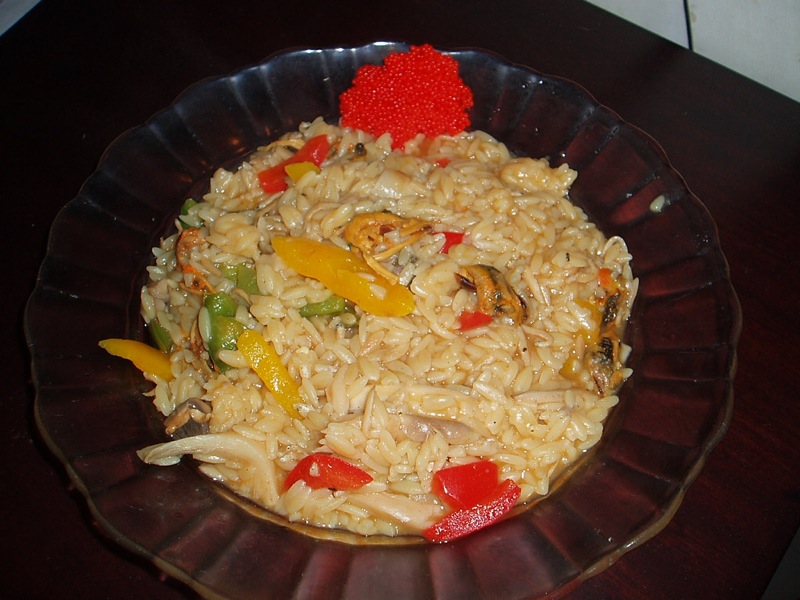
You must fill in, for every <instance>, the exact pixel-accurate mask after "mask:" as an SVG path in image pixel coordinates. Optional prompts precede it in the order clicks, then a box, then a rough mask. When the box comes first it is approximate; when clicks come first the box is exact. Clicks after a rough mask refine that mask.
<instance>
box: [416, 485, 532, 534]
mask: <svg viewBox="0 0 800 600" xmlns="http://www.w3.org/2000/svg"><path fill="white" fill-rule="evenodd" d="M521 492H522V490H521V489H520V487H519V486H518V485H517V484H516V483H515V482H514V480H513V479H506V480H505V481H503V482H502V483H501V484H500V485H498V486H497V487H496V488H495V489H494V491H493V492H492V493H491V494H489V496H488V497H486V499H484V500H482V501H480V502H479V503H478V504H476V505H474V506H472V507H470V508H464V509H459V510H455V511H453V512H451V513H449V514H447V515H446V516H444V517H443V518H442V519H440V520H439V521H437V522H436V523H434V524H433V525H431V526H430V527H428V528H427V529H426V530H425V531H423V532H422V535H424V536H425V537H426V538H427V539H429V540H430V541H432V542H446V541H449V540H454V539H456V538H460V537H463V536H465V535H467V534H470V533H473V532H475V531H478V530H479V529H483V528H484V527H487V526H488V525H492V524H494V523H496V522H497V521H499V520H500V519H501V518H502V517H503V516H504V515H505V514H507V513H508V512H509V511H510V510H511V509H512V508H514V505H515V504H516V503H517V500H518V499H519V496H520V493H521Z"/></svg>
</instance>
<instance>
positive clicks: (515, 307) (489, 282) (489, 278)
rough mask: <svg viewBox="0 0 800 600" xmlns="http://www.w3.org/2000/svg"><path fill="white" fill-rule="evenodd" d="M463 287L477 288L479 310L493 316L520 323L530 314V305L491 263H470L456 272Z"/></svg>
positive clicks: (515, 323)
mask: <svg viewBox="0 0 800 600" xmlns="http://www.w3.org/2000/svg"><path fill="white" fill-rule="evenodd" d="M456 278H457V279H458V282H459V283H460V284H461V285H462V287H464V288H466V289H470V290H475V292H476V294H477V296H478V310H479V311H480V312H482V313H485V314H487V315H491V316H492V317H503V318H505V319H507V320H508V321H510V322H511V323H513V324H514V325H519V324H521V323H522V322H524V321H525V318H526V317H527V316H528V307H527V305H526V304H525V301H524V300H523V299H522V297H521V296H520V295H519V294H517V292H515V291H514V289H513V288H512V287H511V285H510V284H509V283H508V281H506V278H505V277H504V276H503V274H502V273H501V272H500V271H499V270H498V269H496V268H494V267H492V266H489V265H470V266H468V267H464V268H462V269H461V270H460V271H459V272H458V273H456Z"/></svg>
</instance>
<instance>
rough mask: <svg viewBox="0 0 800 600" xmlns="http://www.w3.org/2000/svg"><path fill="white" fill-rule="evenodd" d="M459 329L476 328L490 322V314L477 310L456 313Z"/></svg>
mask: <svg viewBox="0 0 800 600" xmlns="http://www.w3.org/2000/svg"><path fill="white" fill-rule="evenodd" d="M458 322H459V329H460V330H461V331H469V330H470V329H477V328H478V327H483V326H484V325H488V324H489V323H491V322H492V315H487V314H486V313H483V312H478V311H464V312H463V313H461V314H460V315H458Z"/></svg>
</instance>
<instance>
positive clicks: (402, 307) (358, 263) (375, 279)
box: [272, 237, 414, 317]
mask: <svg viewBox="0 0 800 600" xmlns="http://www.w3.org/2000/svg"><path fill="white" fill-rule="evenodd" d="M272 247H273V248H274V249H275V252H276V253H277V254H278V256H280V257H281V259H282V260H283V262H285V263H286V265H287V266H288V267H290V268H291V269H294V270H295V271H297V272H298V273H300V274H301V275H304V276H305V277H311V278H312V279H316V280H317V281H319V282H320V283H322V284H323V285H324V286H325V287H327V288H328V289H329V290H330V291H332V292H333V293H334V294H336V295H338V296H341V297H343V298H346V299H347V300H350V301H351V302H353V303H355V304H357V305H358V306H360V307H361V308H362V309H363V310H365V311H366V312H368V313H371V314H373V315H377V316H380V317H404V316H406V315H408V314H410V313H411V312H412V311H413V310H414V295H413V294H412V293H411V292H410V291H409V289H408V288H407V287H405V286H404V285H401V284H399V283H391V282H389V281H387V280H386V279H384V278H383V277H381V276H380V275H378V274H377V273H375V271H373V270H372V268H371V267H370V266H369V265H368V264H367V263H366V262H364V260H363V259H362V258H361V257H360V256H358V255H356V254H354V253H353V252H350V251H349V250H345V249H344V248H339V247H338V246H334V245H333V244H327V243H324V242H317V241H314V240H310V239H307V238H299V237H275V238H273V239H272Z"/></svg>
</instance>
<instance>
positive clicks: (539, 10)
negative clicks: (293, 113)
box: [0, 0, 800, 600]
mask: <svg viewBox="0 0 800 600" xmlns="http://www.w3.org/2000/svg"><path fill="white" fill-rule="evenodd" d="M376 39H397V40H403V41H410V42H412V43H422V42H429V43H432V44H434V45H439V46H442V47H463V46H475V47H482V48H486V49H490V50H493V51H496V52H498V53H500V54H502V55H503V56H505V57H506V58H507V59H509V60H511V61H514V62H518V63H522V64H525V65H528V66H531V67H533V68H534V69H536V70H539V71H541V72H544V73H549V74H553V75H559V76H562V77H566V78H569V79H573V80H575V81H577V82H579V83H580V84H582V85H583V86H584V87H586V88H587V89H588V90H589V91H590V92H591V93H593V94H594V95H595V96H596V98H597V99H598V100H599V101H600V102H601V103H603V104H606V105H607V106H609V107H611V108H612V109H613V110H615V111H616V112H618V113H619V114H620V115H621V116H622V117H623V118H624V119H625V120H627V121H629V122H630V123H632V124H634V125H637V126H639V127H640V128H642V129H643V130H645V131H646V132H648V133H650V134H651V135H652V136H653V137H655V138H656V139H657V140H658V141H659V142H660V143H661V144H662V146H663V147H664V149H665V150H666V153H667V155H668V156H669V157H670V159H671V161H672V162H673V164H674V165H675V167H676V168H677V170H678V171H679V172H680V173H681V174H682V175H683V176H684V177H685V179H686V181H687V182H688V185H689V187H690V189H692V191H693V192H694V193H695V194H697V195H698V196H699V197H700V198H701V199H702V200H703V201H704V202H705V204H706V205H707V206H708V208H709V209H710V211H711V213H712V215H713V217H714V219H715V220H716V223H717V225H718V227H719V231H720V237H721V240H722V246H723V250H724V251H725V253H726V255H727V258H728V260H729V262H730V268H731V273H732V280H733V283H734V286H735V287H736V290H737V292H738V294H739V297H740V300H741V304H742V309H743V314H744V328H743V331H742V336H741V342H740V350H739V367H738V373H737V376H736V381H735V394H736V405H735V410H734V415H733V420H732V422H731V425H730V429H729V431H728V433H727V435H726V436H725V438H724V439H723V440H722V442H721V443H720V444H719V445H718V446H717V448H716V449H715V450H714V451H713V452H712V454H711V456H710V458H709V460H708V462H707V464H706V466H705V468H704V470H703V472H702V474H701V475H700V477H699V478H698V479H697V481H696V483H694V485H693V486H692V487H691V488H690V489H689V491H688V493H687V495H686V497H685V500H684V502H683V504H682V506H681V508H680V510H679V511H678V513H677V515H676V516H675V517H674V519H673V520H672V522H671V523H670V524H669V525H668V526H667V527H666V529H664V530H663V531H662V532H661V533H660V534H658V535H657V536H656V537H655V538H654V539H652V540H651V541H649V542H647V543H646V544H644V545H643V546H641V547H639V548H636V549H635V550H633V551H631V552H630V553H628V554H626V555H625V556H624V557H623V558H621V559H620V560H619V561H618V562H617V563H616V564H615V565H613V566H612V567H611V568H610V569H608V570H606V571H604V572H603V573H601V574H600V575H599V576H597V577H595V578H593V579H591V580H589V581H588V582H586V583H585V584H584V585H582V586H581V587H580V588H579V589H578V591H577V592H576V593H575V594H574V596H575V597H577V598H591V599H595V598H665V599H667V598H668V599H676V598H704V599H713V598H721V599H722V598H724V599H726V600H730V599H733V598H758V597H759V596H760V595H761V593H762V592H763V590H764V589H765V587H766V586H767V584H768V582H769V581H770V578H771V577H772V575H773V572H774V570H775V568H776V566H777V565H778V563H779V561H780V559H781V557H782V555H783V554H784V551H785V550H786V547H787V545H788V543H789V541H790V540H791V538H792V536H793V535H794V533H795V531H796V530H797V527H798V521H799V520H800V476H799V475H800V398H799V397H798V396H799V395H800V394H798V390H800V385H798V379H797V378H798V367H800V361H798V358H797V356H798V355H797V354H795V350H792V348H793V347H794V345H795V343H796V342H798V340H799V339H800V318H798V316H797V314H796V313H795V312H794V311H795V310H797V305H798V298H799V297H800V295H798V293H797V291H796V290H797V288H796V287H795V285H796V283H795V277H796V276H797V274H798V264H799V263H800V253H799V252H798V248H800V234H798V231H799V230H798V223H797V217H798V214H800V209H798V203H800V104H798V103H796V102H793V101H791V100H788V99H787V98H785V97H782V96H780V95H779V94H777V93H774V92H772V91H769V90H767V89H765V88H763V87H761V86H759V85H757V84H755V83H753V82H751V81H749V80H747V79H745V78H744V77H741V76H739V75H736V74H734V73H732V72H730V71H728V70H726V69H724V68H722V67H720V66H718V65H716V64H713V63H711V62H710V61H708V60H705V59H703V58H700V57H698V56H696V55H694V54H692V53H690V52H688V51H686V50H684V49H682V48H680V47H677V46H675V45H673V44H671V43H669V42H666V41H664V40H662V39H660V38H658V37H656V36H654V35H651V34H649V33H647V32H645V31H643V30H640V29H638V28H636V27H634V26H632V25H630V24H628V23H626V22H624V21H622V20H620V19H618V18H615V17H613V16H610V15H609V14H607V13H605V12H603V11H600V10H598V9H596V8H594V7H593V6H591V5H589V4H586V3H584V2H581V1H579V0H546V1H542V0H519V1H516V2H508V1H502V0H501V1H497V2H494V1H492V2H489V1H484V2H477V1H474V2H464V1H457V0H448V1H436V2H432V1H430V0H405V1H404V2H392V3H385V4H384V3H382V2H363V1H362V2H352V1H340V2H327V3H295V2H291V3H289V2H284V3H278V2H265V1H263V0H247V1H232V2H221V1H219V0H216V1H211V0H202V1H201V0H173V1H170V2H161V1H157V0H143V1H140V2H116V1H112V0H91V1H89V0H84V1H82V2H68V1H65V0H43V1H42V2H41V3H40V4H39V5H38V6H36V7H35V8H34V9H33V10H32V12H30V13H29V14H28V15H27V16H26V17H24V18H23V19H22V20H21V21H20V22H19V23H18V24H17V25H15V26H14V27H13V28H12V29H11V30H9V31H8V32H7V33H5V34H4V35H3V36H2V37H0V165H1V166H0V172H1V173H2V177H0V200H2V206H3V207H4V209H5V210H6V216H5V217H4V218H3V219H2V220H0V222H1V223H2V225H0V227H2V233H3V235H2V240H3V247H4V254H5V255H6V257H7V259H6V261H5V263H4V264H5V267H4V271H5V272H6V275H7V278H6V281H7V283H5V284H4V285H3V291H2V293H0V302H2V309H0V315H2V324H3V327H2V331H4V332H6V334H7V335H8V336H9V337H8V338H7V340H6V343H5V344H4V346H3V347H4V350H3V380H4V381H5V386H4V388H5V393H4V394H2V406H3V411H2V420H1V422H2V432H3V433H2V435H0V452H2V470H3V493H2V495H0V514H2V515H3V520H2V525H0V565H2V567H0V569H2V571H3V576H2V579H0V589H2V590H3V596H4V597H6V598H45V597H48V598H49V597H59V598H60V597H76V598H77V597H80V598H82V599H84V600H90V599H92V598H114V599H117V600H119V599H124V598H151V599H153V600H155V599H167V598H170V599H174V598H186V597H192V594H191V592H190V591H189V590H187V589H185V588H183V587H182V586H181V585H180V584H177V583H174V582H165V581H163V579H162V578H160V576H159V572H158V570H157V569H156V568H155V567H153V566H151V565H149V564H147V563H145V562H143V561H142V560H140V559H138V558H137V557H134V556H131V555H128V554H126V552H124V551H122V550H120V549H119V548H117V547H116V546H114V545H113V544H111V543H109V542H107V541H106V540H105V538H104V536H103V535H102V534H101V533H99V532H98V531H97V530H96V528H94V527H93V526H92V524H91V521H90V518H89V516H88V511H87V510H86V508H85V503H84V502H83V500H82V498H81V497H79V495H78V494H77V493H75V492H74V491H70V489H69V484H68V478H67V476H66V474H65V472H64V470H63V469H62V467H61V465H60V464H59V463H58V462H57V461H56V460H55V459H54V458H53V457H52V456H51V455H50V453H49V452H48V451H47V450H46V448H45V447H44V446H43V444H42V442H41V441H40V439H39V437H38V436H37V433H36V431H35V427H34V425H33V420H32V403H33V388H32V385H31V382H30V369H29V365H28V362H29V356H28V352H27V349H26V345H25V341H24V336H23V331H22V316H23V310H24V305H25V301H26V299H27V297H28V295H29V293H30V292H31V290H32V288H33V285H34V282H35V279H36V271H37V267H38V265H39V263H40V262H41V260H42V258H43V255H44V248H45V242H46V238H47V234H48V228H49V226H50V224H51V222H52V221H53V218H54V217H55V215H56V213H57V211H58V210H59V209H60V208H61V207H62V206H64V204H66V203H67V202H68V201H69V200H70V198H72V197H73V196H74V195H75V194H76V192H77V191H78V189H79V187H80V185H81V183H82V182H83V180H84V179H85V178H86V177H87V176H88V175H89V174H90V173H91V172H92V171H93V170H94V167H95V165H96V164H97V162H98V160H99V158H100V156H101V155H102V153H103V150H104V148H105V147H106V146H107V145H108V144H109V143H110V142H111V141H112V140H113V139H114V138H115V137H116V136H117V135H119V134H120V133H122V132H123V131H124V130H126V129H127V128H129V127H133V126H135V125H138V124H140V123H141V122H143V121H144V120H145V119H146V118H147V117H149V116H150V115H151V114H152V113H154V112H156V111H157V110H159V109H161V108H163V107H164V106H166V105H167V104H169V102H170V101H171V100H172V99H173V98H174V97H175V96H176V95H177V94H178V93H179V92H181V91H182V90H183V89H184V88H185V87H186V86H188V85H189V84H191V83H193V82H195V81H197V80H200V79H203V78H205V77H209V76H214V75H220V74H225V73H227V72H229V71H232V70H234V69H236V68H238V67H240V66H243V65H247V64H250V63H253V62H257V61H259V60H261V59H262V58H264V57H266V56H267V55H269V54H270V53H272V52H274V51H276V50H280V49H283V48H286V47H291V46H315V47H319V46H331V45H355V44H361V43H366V42H369V41H374V40H376ZM9 215H10V216H9Z"/></svg>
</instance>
